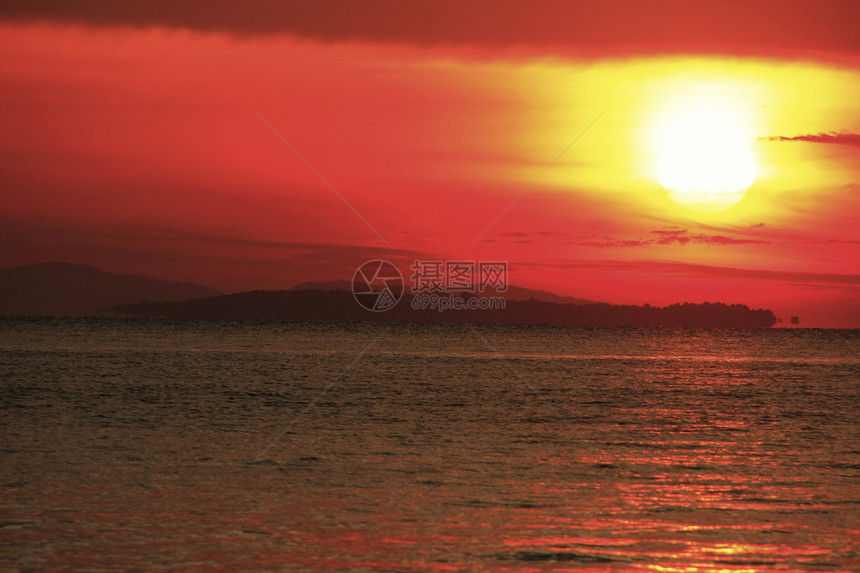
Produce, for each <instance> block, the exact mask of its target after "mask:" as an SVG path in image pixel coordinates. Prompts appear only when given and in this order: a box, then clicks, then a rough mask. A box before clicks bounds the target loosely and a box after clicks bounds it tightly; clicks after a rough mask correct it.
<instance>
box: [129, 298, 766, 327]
mask: <svg viewBox="0 0 860 573" xmlns="http://www.w3.org/2000/svg"><path fill="white" fill-rule="evenodd" d="M412 299H413V295H411V294H407V295H404V297H403V299H402V300H401V301H400V303H399V304H398V305H397V306H396V307H395V308H393V309H391V310H389V311H386V312H372V311H369V310H365V309H363V308H362V307H361V306H359V305H358V304H357V303H356V301H355V299H354V298H353V295H352V293H351V292H347V291H345V290H329V291H326V290H293V291H264V290H258V291H251V292H240V293H235V294H231V295H223V296H216V297H209V298H201V299H196V300H189V301H185V302H160V303H159V302H147V303H139V304H131V305H122V306H118V307H117V308H115V309H114V310H115V311H116V312H117V313H119V314H124V315H129V316H140V317H163V318H186V319H236V320H254V319H263V320H324V321H391V322H447V323H466V322H470V323H502V324H548V325H566V326H671V327H684V326H689V327H724V328H767V327H770V326H773V325H774V324H775V323H776V317H775V316H774V314H773V312H771V311H770V310H762V309H758V310H751V309H750V308H749V307H747V306H746V305H742V304H732V305H728V304H724V303H719V302H718V303H708V302H706V303H702V304H691V303H684V304H673V305H670V306H666V307H656V306H647V305H646V306H632V305H612V304H608V303H594V304H559V303H554V302H544V301H540V300H536V299H530V300H524V301H507V303H506V308H504V309H497V310H447V311H444V312H438V311H437V310H433V309H424V310H414V309H412Z"/></svg>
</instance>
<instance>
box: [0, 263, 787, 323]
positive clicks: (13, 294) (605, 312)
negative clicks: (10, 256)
mask: <svg viewBox="0 0 860 573" xmlns="http://www.w3.org/2000/svg"><path fill="white" fill-rule="evenodd" d="M351 285H352V283H351V282H350V281H330V282H322V283H320V282H306V283H302V284H300V285H297V286H296V287H294V288H293V289H291V290H256V291H246V292H238V293H234V294H221V293H219V292H218V291H216V290H215V289H212V288H209V287H206V286H203V285H199V284H195V283H188V282H178V281H165V280H160V279H155V278H151V277H145V276H140V275H122V274H114V273H109V272H106V271H103V270H99V269H96V268H94V267H91V266H88V265H77V264H70V263H40V264H34V265H27V266H24V267H17V268H13V269H0V315H5V316H14V315H17V316H22V315H23V316H40V315H41V316H45V315H53V316H110V315H114V316H117V315H119V316H136V317H159V318H176V319H241V320H255V319H261V320H324V321H374V322H379V321H394V322H449V323H466V322H474V323H499V324H549V325H571V326H585V325H593V326H671V327H675V326H679V327H684V326H689V327H726V328H767V327H770V326H773V325H774V324H775V323H776V322H777V321H776V317H775V316H774V314H773V312H771V311H770V310H766V309H755V310H753V309H750V308H749V307H748V306H746V305H743V304H725V303H721V302H713V303H710V302H705V303H683V304H672V305H669V306H665V307H659V306H651V305H648V304H646V305H643V306H635V305H616V304H609V303H606V302H596V301H591V300H586V299H581V298H575V297H568V296H562V295H558V294H555V293H552V292H547V291H542V290H534V289H528V288H524V287H518V286H515V285H509V286H508V287H507V291H506V292H504V293H487V294H486V295H485V296H488V297H489V296H492V297H499V296H502V297H504V308H481V309H477V308H475V309H463V310H454V309H447V310H444V311H439V310H437V309H436V308H432V307H429V306H428V307H425V308H413V303H414V302H416V301H415V298H416V297H421V296H426V295H420V294H419V295H415V294H412V293H410V292H405V293H404V294H403V297H402V299H400V300H399V301H398V302H397V304H396V305H395V306H394V307H393V308H390V309H389V310H386V311H384V312H374V311H372V310H368V309H366V308H363V307H362V306H361V305H360V304H359V303H358V302H357V300H356V298H355V296H354V295H353V292H352V291H351ZM442 296H448V295H444V294H443V295H442ZM452 296H459V298H461V299H462V300H463V301H464V302H467V301H468V299H470V298H474V297H476V296H477V295H474V294H463V295H452ZM417 302H420V301H417ZM417 306H420V305H417ZM464 306H466V305H464Z"/></svg>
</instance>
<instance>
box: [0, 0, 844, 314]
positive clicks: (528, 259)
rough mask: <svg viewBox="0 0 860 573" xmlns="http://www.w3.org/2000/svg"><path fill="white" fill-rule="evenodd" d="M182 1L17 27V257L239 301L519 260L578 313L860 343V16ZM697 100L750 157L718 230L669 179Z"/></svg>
mask: <svg viewBox="0 0 860 573" xmlns="http://www.w3.org/2000/svg"><path fill="white" fill-rule="evenodd" d="M173 4H174V3H168V2H146V3H144V2H129V3H117V5H114V3H103V2H83V1H78V2H11V3H8V2H7V3H5V4H4V6H3V7H2V8H0V182H2V203H0V237H2V245H3V248H2V251H0V266H4V267H9V266H16V265H23V264H28V263H33V262H47V261H69V262H80V263H88V264H92V265H94V266H97V267H100V268H103V269H105V270H109V271H114V272H133V273H140V274H147V275H152V276H157V277H161V278H169V279H181V280H191V281H196V282H200V283H204V284H208V285H210V286H213V287H215V288H218V289H221V290H223V291H225V292H229V291H235V290H247V289H254V288H286V287H289V286H292V285H293V284H296V283H299V282H303V281H306V280H331V279H343V278H349V277H351V276H352V273H353V271H354V270H355V268H356V267H357V266H358V265H360V264H361V263H362V262H364V261H365V260H368V259H371V258H386V259H390V260H393V261H396V262H398V263H402V264H404V265H407V266H408V263H409V262H410V261H411V260H413V259H415V258H448V259H454V258H457V259H462V258H469V259H476V260H506V261H509V262H510V265H511V275H512V280H511V282H514V283H516V284H519V285H522V286H528V287H533V288H542V289H547V290H552V291H555V292H559V293H561V294H569V295H573V296H578V297H584V298H592V299H596V300H605V301H609V302H619V303H637V304H641V303H645V302H649V303H651V304H668V303H672V302H682V301H691V302H701V301H705V300H709V301H716V300H719V301H723V302H730V303H734V302H740V303H745V304H749V305H751V306H756V307H767V308H772V309H773V310H774V311H775V312H776V314H777V316H781V317H783V318H785V319H787V318H788V317H789V316H790V315H794V314H797V315H800V316H801V321H802V324H804V325H807V326H841V327H860V302H858V301H860V296H858V295H860V265H858V260H860V232H858V222H860V194H858V191H860V177H858V176H860V145H858V137H860V136H858V135H857V134H858V133H860V104H858V100H857V97H856V94H857V93H860V36H858V35H857V34H856V30H857V25H858V24H860V5H857V4H856V3H854V2H822V3H806V2H759V3H749V2H719V3H716V2H704V3H689V2H656V3H639V2H635V3H634V2H604V3H561V2H528V3H513V2H492V3H489V2H471V3H447V2H441V3H440V2H434V3H400V2H397V3H385V2H381V3H357V4H356V3H352V2H321V3H320V2H315V3H300V4H295V5H292V4H287V5H286V6H284V5H283V4H282V3H275V2H257V3H251V4H243V6H244V8H243V9H242V10H237V9H236V8H235V7H234V6H235V3H227V2H213V3H211V4H209V5H208V8H207V10H205V11H201V10H199V9H194V10H192V9H190V8H184V9H182V10H177V9H176V8H175V6H174V5H173ZM699 104H707V105H708V106H718V107H720V109H722V110H728V112H730V113H731V116H732V117H736V118H737V119H738V122H739V125H741V127H742V131H743V133H744V134H745V136H746V137H747V138H748V140H749V145H750V148H751V150H752V153H753V155H754V156H755V162H756V180H755V182H754V183H753V185H752V187H751V188H750V189H749V191H748V192H747V193H746V196H745V197H744V198H743V199H742V200H741V201H740V202H739V203H737V204H736V205H734V206H732V207H730V208H728V209H726V210H724V211H720V212H717V213H701V212H697V211H692V210H689V209H687V208H685V207H682V206H680V205H678V204H677V203H675V202H674V201H673V200H672V199H671V198H670V195H669V193H667V191H666V190H665V189H664V188H663V187H662V186H661V184H660V182H659V181H658V178H657V176H656V174H655V173H656V165H657V163H658V157H657V156H656V153H657V152H656V151H655V144H654V141H656V139H655V138H656V137H657V136H656V135H655V134H659V133H661V130H662V129H664V127H665V125H667V123H668V122H671V119H672V117H673V114H674V113H676V111H677V110H678V109H682V108H684V107H685V106H690V105H693V106H698V105H699ZM601 114H602V115H601ZM598 117H599V119H597V121H596V122H594V123H593V125H592V126H591V127H590V128H589V129H588V130H587V131H586V132H585V133H584V134H582V136H581V137H580V138H579V139H578V140H576V143H574V144H573V145H572V146H571V147H570V148H569V149H568V150H567V151H566V152H565V153H563V154H562V155H561V157H560V158H558V160H557V162H555V163H553V164H552V166H551V167H549V169H546V168H547V166H548V165H550V163H551V162H553V160H555V159H556V158H557V157H558V156H559V154H561V153H562V151H563V150H564V149H565V148H566V147H567V146H568V145H569V144H570V143H571V142H572V141H573V140H574V139H575V138H576V137H577V136H578V135H579V134H580V133H582V132H583V130H584V129H586V127H587V126H588V125H589V124H591V123H592V122H593V121H594V120H595V119H596V118H598ZM261 118H262V119H261ZM706 135H707V134H706ZM281 138H283V139H285V140H286V141H288V142H289V144H290V146H292V148H293V149H291V148H290V146H288V145H286V144H285V143H284V142H283V141H282V139H281ZM294 150H295V151H297V152H298V153H300V154H301V156H302V157H303V158H304V159H305V161H306V162H307V164H306V163H305V162H304V161H303V160H302V159H301V158H300V157H299V156H298V155H297V153H296V152H295V151H294ZM308 165H310V166H312V167H313V169H314V170H315V171H316V173H315V172H314V171H312V170H311V169H309V167H308ZM544 170H546V171H544ZM320 176H322V178H324V179H325V181H327V182H328V183H329V184H330V185H331V186H332V187H333V188H334V189H335V190H336V191H337V193H338V194H340V195H341V196H342V197H343V198H344V199H345V200H346V202H348V203H349V204H350V205H351V206H352V208H350V207H349V206H347V205H346V203H345V202H344V201H343V200H342V199H341V198H340V197H339V196H338V194H336V193H335V192H334V191H332V189H331V188H330V187H329V186H328V185H327V184H326V183H325V182H324V181H323V180H322V179H321V178H320ZM536 178H538V179H537V181H536V182H535V180H536ZM526 189H527V191H526V192H525V193H523V191H524V190H526ZM518 196H519V197H520V199H519V200H517V201H516V202H514V200H515V199H516V198H517V197H518ZM512 202H514V203H513V205H512V206H511V204H512ZM509 207H510V208H509ZM506 209H507V210H506ZM503 212H504V215H503V216H502V217H501V218H499V219H498V221H497V222H495V224H493V225H492V226H491V227H490V228H489V229H488V230H486V232H484V230H485V229H487V227H488V225H490V224H491V223H492V222H493V221H494V220H496V219H497V217H498V216H499V215H500V214H502V213H503ZM359 214H360V216H359ZM362 218H363V219H364V220H362ZM380 235H381V237H382V238H383V239H384V240H383V239H380ZM476 239H477V241H476ZM473 242H474V244H473ZM386 243H387V244H386ZM389 245H390V247H389ZM470 245H471V246H470Z"/></svg>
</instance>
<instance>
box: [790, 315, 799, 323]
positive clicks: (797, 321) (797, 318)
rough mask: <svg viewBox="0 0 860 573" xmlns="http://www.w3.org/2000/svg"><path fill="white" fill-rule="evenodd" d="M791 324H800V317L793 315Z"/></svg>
mask: <svg viewBox="0 0 860 573" xmlns="http://www.w3.org/2000/svg"><path fill="white" fill-rule="evenodd" d="M791 324H800V317H799V316H792V317H791Z"/></svg>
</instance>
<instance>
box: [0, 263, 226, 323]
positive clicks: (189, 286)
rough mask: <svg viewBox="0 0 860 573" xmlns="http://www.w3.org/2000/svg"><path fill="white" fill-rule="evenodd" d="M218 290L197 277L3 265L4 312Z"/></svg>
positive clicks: (77, 309)
mask: <svg viewBox="0 0 860 573" xmlns="http://www.w3.org/2000/svg"><path fill="white" fill-rule="evenodd" d="M219 294H220V293H219V292H218V291H216V290H214V289H211V288H209V287H205V286H201V285H198V284H194V283H187V282H177V281H165V280H159V279H154V278H149V277H144V276H139V275H119V274H114V273H108V272H105V271H101V270H99V269H96V268H93V267H91V266H88V265H75V264H71V263H39V264H35V265H28V266H24V267H16V268H11V269H0V315H59V316H91V315H103V314H108V312H107V310H106V309H108V308H110V307H114V306H117V305H120V304H130V303H134V302H140V301H144V300H151V301H165V300H188V299H193V298H201V297H207V296H215V295H219Z"/></svg>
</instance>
